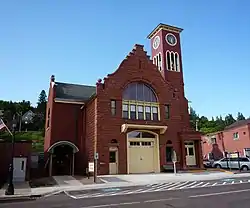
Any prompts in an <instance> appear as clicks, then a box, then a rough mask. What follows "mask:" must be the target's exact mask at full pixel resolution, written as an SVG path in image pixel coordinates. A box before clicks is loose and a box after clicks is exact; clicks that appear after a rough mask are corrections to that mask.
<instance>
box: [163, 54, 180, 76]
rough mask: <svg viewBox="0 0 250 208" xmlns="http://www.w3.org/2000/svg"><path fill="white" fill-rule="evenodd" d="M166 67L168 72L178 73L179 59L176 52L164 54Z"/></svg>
mask: <svg viewBox="0 0 250 208" xmlns="http://www.w3.org/2000/svg"><path fill="white" fill-rule="evenodd" d="M166 65H167V66H166V67H167V70H169V71H176V72H180V58H179V54H178V53H177V52H173V51H167V52H166Z"/></svg>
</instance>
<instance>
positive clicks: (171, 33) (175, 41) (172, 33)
mask: <svg viewBox="0 0 250 208" xmlns="http://www.w3.org/2000/svg"><path fill="white" fill-rule="evenodd" d="M168 35H172V36H173V37H174V39H175V44H171V43H169V42H168V39H167V37H168ZM165 40H166V42H167V43H168V44H169V45H170V46H175V45H176V44H177V38H176V37H175V35H174V34H173V33H167V34H166V36H165Z"/></svg>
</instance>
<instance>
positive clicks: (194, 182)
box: [180, 181, 196, 189]
mask: <svg viewBox="0 0 250 208" xmlns="http://www.w3.org/2000/svg"><path fill="white" fill-rule="evenodd" d="M194 184H196V181H193V182H192V183H190V184H187V185H185V186H182V187H180V189H184V188H187V187H189V186H192V185H194Z"/></svg>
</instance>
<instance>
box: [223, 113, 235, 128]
mask: <svg viewBox="0 0 250 208" xmlns="http://www.w3.org/2000/svg"><path fill="white" fill-rule="evenodd" d="M235 121H236V120H235V119H234V117H233V115H232V114H228V115H227V116H226V117H225V126H229V125H231V124H233V123H234V122H235Z"/></svg>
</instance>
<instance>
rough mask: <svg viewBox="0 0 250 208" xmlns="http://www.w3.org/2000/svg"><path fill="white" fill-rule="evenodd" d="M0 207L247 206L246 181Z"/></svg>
mask: <svg viewBox="0 0 250 208" xmlns="http://www.w3.org/2000/svg"><path fill="white" fill-rule="evenodd" d="M0 207H1V208H44V207H45V208H105V207H107V208H116V207H117V208H152V207H154V208H191V207H192V208H196V207H197V208H200V207H202V208H211V207H213V208H217V207H218V208H249V207H250V184H249V183H245V184H233V185H227V186H214V187H205V188H195V189H182V190H171V191H162V192H150V193H138V194H132V195H118V196H105V197H99V198H87V199H73V198H71V197H68V196H67V195H65V194H59V195H55V196H51V197H47V198H41V199H37V200H35V201H28V202H19V203H9V204H0Z"/></svg>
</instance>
